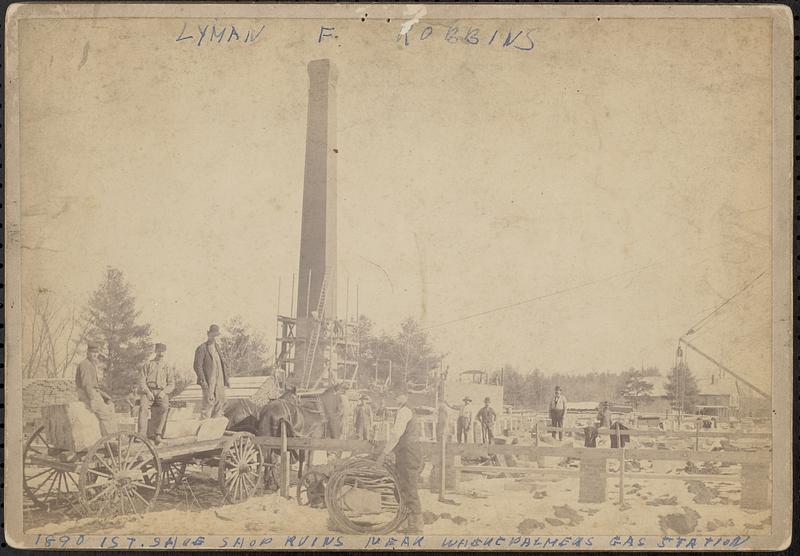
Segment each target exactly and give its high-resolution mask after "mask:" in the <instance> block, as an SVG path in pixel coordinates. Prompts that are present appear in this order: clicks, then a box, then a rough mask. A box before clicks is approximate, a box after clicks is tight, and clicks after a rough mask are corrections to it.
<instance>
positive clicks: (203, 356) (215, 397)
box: [194, 324, 230, 419]
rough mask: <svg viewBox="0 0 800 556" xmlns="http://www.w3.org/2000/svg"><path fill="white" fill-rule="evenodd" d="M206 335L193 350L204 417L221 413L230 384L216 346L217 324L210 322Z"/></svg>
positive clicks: (223, 362) (223, 361) (218, 333)
mask: <svg viewBox="0 0 800 556" xmlns="http://www.w3.org/2000/svg"><path fill="white" fill-rule="evenodd" d="M206 335H207V336H208V340H206V341H205V342H203V343H202V344H200V345H199V346H197V349H196V350H195V352H194V372H195V373H196V374H197V384H199V385H200V388H201V389H202V390H203V409H202V416H203V418H204V419H208V418H209V417H218V416H220V415H222V412H223V411H224V410H225V387H226V386H230V384H229V383H228V371H227V369H226V365H225V360H224V359H223V358H222V355H221V354H220V352H219V349H218V347H217V337H218V336H219V335H220V331H219V326H217V325H216V324H212V325H211V326H210V327H209V328H208V332H207V334H206Z"/></svg>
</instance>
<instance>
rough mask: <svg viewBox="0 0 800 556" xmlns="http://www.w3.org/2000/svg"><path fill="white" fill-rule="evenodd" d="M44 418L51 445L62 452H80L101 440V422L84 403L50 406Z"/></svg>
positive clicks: (43, 415) (43, 410)
mask: <svg viewBox="0 0 800 556" xmlns="http://www.w3.org/2000/svg"><path fill="white" fill-rule="evenodd" d="M42 418H43V420H44V422H45V431H46V436H47V439H48V441H49V442H50V445H51V446H53V447H54V448H60V449H62V450H71V451H73V452H80V451H83V450H87V449H89V448H90V447H91V446H92V445H93V444H94V443H95V442H97V441H98V440H100V438H101V437H102V434H101V433H100V421H99V420H98V419H97V417H96V416H95V414H94V413H92V412H91V411H90V410H89V408H88V407H87V406H86V404H84V403H83V402H72V403H68V404H59V405H48V406H44V407H43V408H42Z"/></svg>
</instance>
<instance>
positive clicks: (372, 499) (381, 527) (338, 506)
mask: <svg viewBox="0 0 800 556" xmlns="http://www.w3.org/2000/svg"><path fill="white" fill-rule="evenodd" d="M325 503H326V505H327V508H328V513H329V514H330V516H331V520H332V521H333V522H334V524H335V525H336V526H337V527H338V528H339V530H340V531H343V532H345V533H350V534H353V535H366V534H371V535H383V534H386V533H390V532H392V531H395V530H396V529H397V528H398V527H399V526H400V524H401V523H402V522H403V521H404V520H405V519H406V516H407V513H408V512H407V509H406V503H405V500H403V499H401V497H400V492H399V489H398V487H397V477H396V476H395V473H394V471H393V470H392V469H391V468H390V467H388V466H386V465H378V464H377V463H376V462H375V461H373V460H370V459H366V458H352V459H350V460H348V461H346V462H344V463H343V464H342V465H341V467H339V468H338V469H336V470H335V471H334V472H333V473H331V476H330V479H328V484H327V485H326V486H325Z"/></svg>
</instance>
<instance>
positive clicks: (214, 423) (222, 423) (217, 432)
mask: <svg viewBox="0 0 800 556" xmlns="http://www.w3.org/2000/svg"><path fill="white" fill-rule="evenodd" d="M227 427H228V418H227V417H212V418H211V419H203V420H202V421H200V428H199V429H198V430H197V440H198V441H201V440H213V439H214V438H219V437H221V436H222V435H223V433H224V432H225V429H226V428H227Z"/></svg>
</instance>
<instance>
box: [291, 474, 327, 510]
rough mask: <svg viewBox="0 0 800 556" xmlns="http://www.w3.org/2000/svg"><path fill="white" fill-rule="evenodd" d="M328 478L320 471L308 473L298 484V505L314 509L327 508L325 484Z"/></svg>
mask: <svg viewBox="0 0 800 556" xmlns="http://www.w3.org/2000/svg"><path fill="white" fill-rule="evenodd" d="M327 482H328V476H327V475H326V474H325V473H322V472H320V471H313V470H312V471H308V472H307V473H305V474H303V477H302V478H301V479H300V480H299V481H298V482H297V503H298V504H300V505H301V506H311V507H312V508H324V507H325V484H326V483H327Z"/></svg>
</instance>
